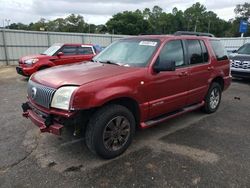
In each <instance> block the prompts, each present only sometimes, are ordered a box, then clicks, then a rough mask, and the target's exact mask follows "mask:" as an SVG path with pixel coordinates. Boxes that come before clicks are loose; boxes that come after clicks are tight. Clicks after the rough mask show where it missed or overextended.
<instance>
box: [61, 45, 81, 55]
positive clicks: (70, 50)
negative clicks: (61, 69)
mask: <svg viewBox="0 0 250 188" xmlns="http://www.w3.org/2000/svg"><path fill="white" fill-rule="evenodd" d="M62 52H63V53H64V55H76V54H77V47H76V46H64V47H63V49H62Z"/></svg>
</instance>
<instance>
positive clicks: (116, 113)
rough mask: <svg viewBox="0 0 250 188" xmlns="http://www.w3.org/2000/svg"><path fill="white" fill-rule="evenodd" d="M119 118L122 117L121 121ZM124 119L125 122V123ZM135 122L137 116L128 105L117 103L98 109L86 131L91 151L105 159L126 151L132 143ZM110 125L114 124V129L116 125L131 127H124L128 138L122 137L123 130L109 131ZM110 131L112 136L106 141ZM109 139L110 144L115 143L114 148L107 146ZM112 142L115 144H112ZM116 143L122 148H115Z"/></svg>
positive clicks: (86, 138) (87, 143)
mask: <svg viewBox="0 0 250 188" xmlns="http://www.w3.org/2000/svg"><path fill="white" fill-rule="evenodd" d="M119 118H120V119H121V121H120V119H119ZM122 118H124V119H122ZM118 119H119V122H120V125H119V126H117V125H116V124H118V123H119V122H117V121H118ZM114 121H115V122H114ZM122 121H123V122H125V123H123V122H122ZM112 124H113V125H112ZM125 124H126V125H125ZM128 124H129V125H128ZM135 124H136V123H135V118H134V116H133V114H132V113H131V111H129V110H128V109H127V108H126V107H124V106H121V105H116V104H111V105H107V106H104V107H102V108H100V109H98V110H97V111H96V112H95V113H94V114H93V115H92V117H91V118H90V121H89V123H88V125H87V128H86V132H85V142H86V145H87V147H88V148H89V149H90V151H92V152H93V153H95V154H97V155H99V156H101V157H102V158H105V159H110V158H114V157H116V156H118V155H120V154H122V153H123V152H124V151H126V149H127V148H128V146H129V145H130V144H131V142H132V138H133V136H134V133H135ZM110 125H112V127H113V128H112V129H114V127H120V128H119V129H123V128H122V126H124V125H125V126H129V129H128V128H126V130H125V129H124V130H125V132H126V136H125V137H126V139H124V138H123V137H122V135H123V134H124V132H123V133H121V132H122V131H121V130H120V133H117V132H116V133H113V132H114V131H113V130H109V131H108V130H107V129H109V126H110ZM110 127H111V126H110ZM116 131H117V130H116ZM108 132H109V135H110V137H109V138H108V140H106V141H105V136H104V135H105V134H106V133H108ZM111 132H112V133H111ZM111 135H112V136H111ZM114 135H115V136H114ZM123 136H124V135H123ZM111 137H112V138H111ZM113 137H116V138H113ZM118 137H119V138H118ZM120 138H122V140H124V143H122V142H121V141H120ZM109 140H111V142H110V145H113V146H112V148H108V146H107V145H108V143H107V142H108V141H109ZM125 140H126V141H125ZM112 142H113V144H111V143H112ZM118 142H119V143H118ZM114 143H116V144H117V145H118V144H121V146H120V148H116V150H113V147H114V145H115V144H114ZM117 147H118V146H117Z"/></svg>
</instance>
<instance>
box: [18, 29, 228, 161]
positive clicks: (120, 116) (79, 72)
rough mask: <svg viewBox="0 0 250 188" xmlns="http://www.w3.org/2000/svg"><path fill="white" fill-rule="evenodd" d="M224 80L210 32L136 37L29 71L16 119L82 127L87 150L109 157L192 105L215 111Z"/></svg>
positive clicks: (224, 65) (52, 128) (224, 59)
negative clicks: (76, 60)
mask: <svg viewBox="0 0 250 188" xmlns="http://www.w3.org/2000/svg"><path fill="white" fill-rule="evenodd" d="M188 34H189V35H190V34H192V36H187V35H188ZM195 35H198V36H195ZM203 35H204V36H203ZM230 83H231V75H230V63H229V59H228V56H227V53H226V52H225V50H224V48H223V46H222V44H221V43H220V41H219V40H218V39H216V38H214V37H212V36H211V35H208V34H202V33H186V32H179V33H176V35H166V36H164V35H150V36H138V37H132V38H126V39H122V40H119V41H116V42H114V43H113V44H111V45H110V46H109V47H107V48H105V49H104V50H103V51H102V52H101V53H100V54H98V55H97V56H96V57H94V58H93V60H92V62H87V63H81V64H74V65H69V66H67V67H66V66H61V67H55V68H51V69H48V70H45V71H41V72H37V73H36V74H34V75H32V77H31V78H30V80H29V82H28V102H26V103H24V104H23V105H22V108H23V116H24V117H27V118H30V119H31V121H32V122H33V123H34V124H36V125H37V126H38V127H39V128H40V130H41V131H42V132H50V133H53V134H56V135H60V134H61V130H62V129H63V127H64V126H73V127H74V128H75V132H78V131H79V130H82V131H83V132H84V134H85V141H86V145H87V146H88V148H89V149H90V150H91V151H92V152H93V153H96V154H98V155H100V156H101V157H103V158H113V157H116V156H118V155H120V154H121V153H123V152H124V151H125V150H126V149H127V148H128V146H129V145H130V143H131V142H132V138H133V135H134V133H135V131H136V129H137V128H148V127H151V126H153V125H156V124H159V123H160V122H163V121H166V120H167V119H169V118H173V117H176V116H178V115H181V114H183V113H186V112H189V111H192V110H195V109H198V108H202V109H203V110H204V111H205V112H206V113H213V112H215V111H216V110H217V109H218V107H219V104H220V101H221V94H222V91H224V90H225V89H227V88H228V87H229V85H230Z"/></svg>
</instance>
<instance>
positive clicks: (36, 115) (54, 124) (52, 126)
mask: <svg viewBox="0 0 250 188" xmlns="http://www.w3.org/2000/svg"><path fill="white" fill-rule="evenodd" d="M22 109H23V116H24V117H26V118H29V119H30V120H31V121H32V122H33V123H34V124H35V125H36V126H37V127H39V129H40V131H41V132H48V133H52V134H55V135H61V133H62V129H63V127H64V126H63V125H62V124H60V123H59V122H58V121H57V120H56V118H55V117H54V114H49V113H46V112H42V111H40V109H37V108H35V107H34V106H32V105H31V104H30V103H29V102H26V103H23V104H22Z"/></svg>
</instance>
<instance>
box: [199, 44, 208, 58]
mask: <svg viewBox="0 0 250 188" xmlns="http://www.w3.org/2000/svg"><path fill="white" fill-rule="evenodd" d="M200 43H201V49H202V55H203V62H204V63H207V62H208V59H209V55H208V51H207V47H206V45H205V43H204V41H202V40H201V41H200Z"/></svg>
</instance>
